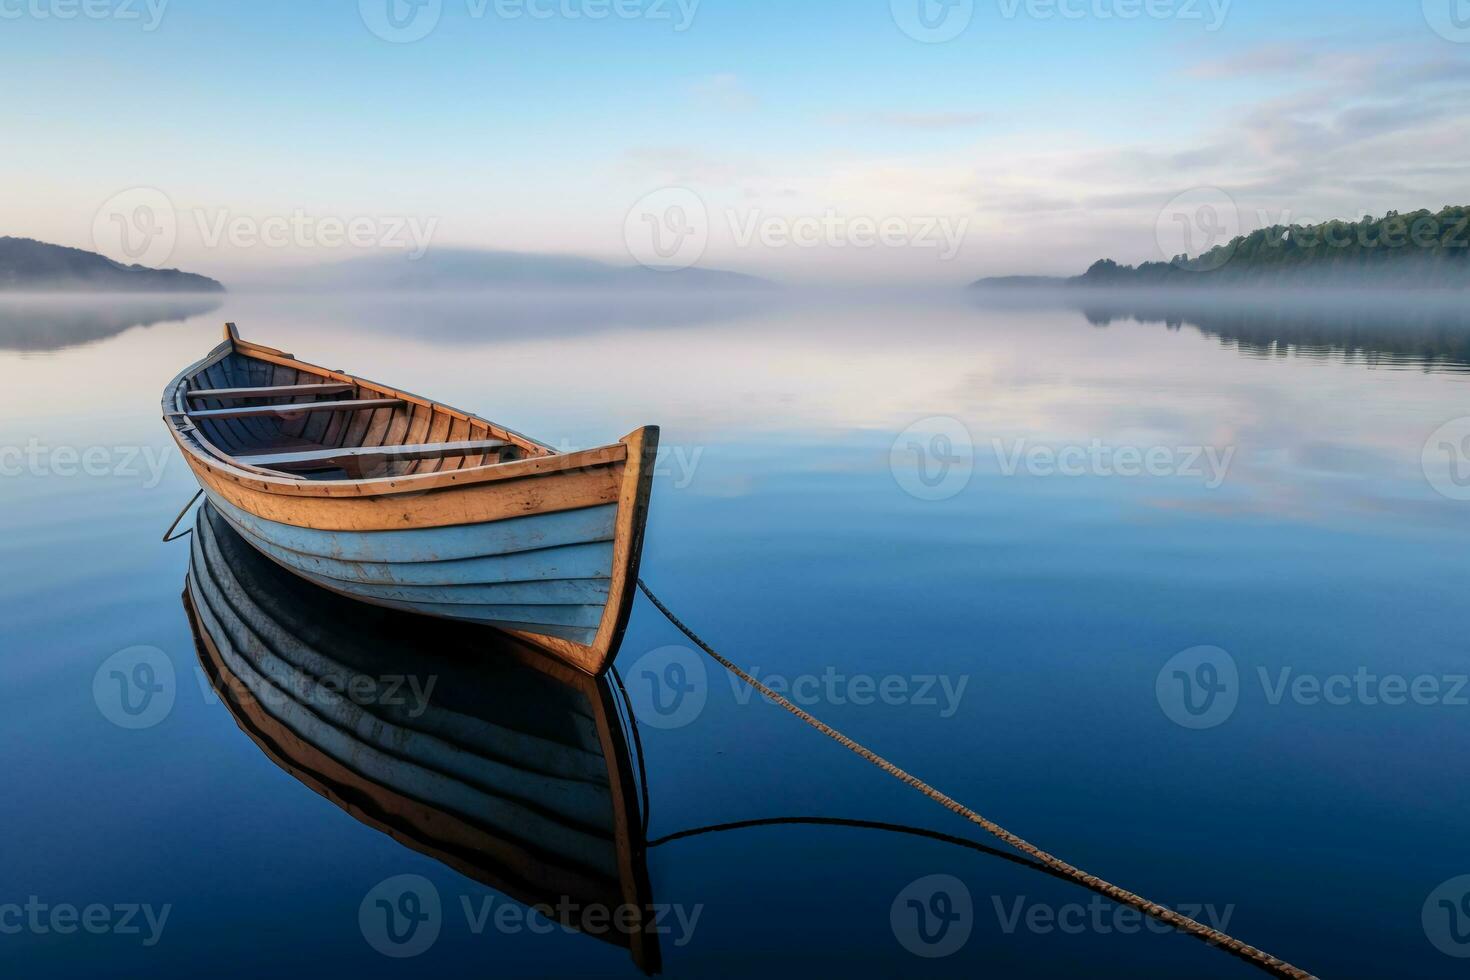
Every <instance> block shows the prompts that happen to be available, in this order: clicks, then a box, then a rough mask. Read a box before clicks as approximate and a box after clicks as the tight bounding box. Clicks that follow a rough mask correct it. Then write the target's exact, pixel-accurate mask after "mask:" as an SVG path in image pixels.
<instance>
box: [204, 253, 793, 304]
mask: <svg viewBox="0 0 1470 980" xmlns="http://www.w3.org/2000/svg"><path fill="white" fill-rule="evenodd" d="M233 285H234V287H235V288H237V289H239V290H247V291H252V292H327V293H348V292H361V291H370V292H384V293H419V292H443V293H472V292H476V291H481V290H507V289H510V290H546V289H552V290H554V289H586V290H614V291H616V290H631V291H657V290H691V289H700V290H705V289H716V290H722V291H740V290H747V289H773V288H776V283H774V282H772V281H771V280H769V279H762V278H760V277H758V276H749V275H745V274H743V273H739V272H727V271H724V270H720V269H704V268H699V267H692V268H687V269H676V270H667V271H665V270H659V269H651V268H647V267H644V266H639V265H616V264H613V263H609V262H601V261H598V260H597V259H588V258H582V257H579V256H571V255H545V254H538V253H532V252H505V251H487V250H481V249H444V248H433V249H430V250H429V251H427V252H425V253H424V254H422V255H420V256H418V257H416V258H415V257H412V256H410V255H409V254H407V253H393V254H387V255H372V256H366V257H363V258H356V259H348V260H346V261H343V262H334V263H329V264H324V265H316V266H305V267H298V268H288V269H274V270H270V271H267V272H259V273H254V274H241V275H240V276H237V277H235V279H234V281H233Z"/></svg>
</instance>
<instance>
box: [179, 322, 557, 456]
mask: <svg viewBox="0 0 1470 980" xmlns="http://www.w3.org/2000/svg"><path fill="white" fill-rule="evenodd" d="M241 346H243V347H244V349H239V347H236V348H235V349H231V350H228V351H224V352H222V353H221V354H220V355H217V356H215V357H211V358H209V359H208V360H206V361H204V362H203V363H202V364H201V365H200V367H199V368H198V370H196V371H195V372H194V373H193V374H190V375H187V376H186V377H185V378H184V383H183V384H181V385H179V386H178V389H177V391H176V392H175V404H174V406H173V408H174V411H173V413H172V414H174V415H176V416H177V415H182V416H185V417H187V419H188V420H189V422H190V423H191V424H192V425H193V426H194V427H195V429H196V430H197V431H198V433H199V434H200V435H201V436H202V437H203V439H204V440H205V441H207V443H208V444H209V445H208V447H207V448H209V449H211V450H212V451H214V452H216V453H217V454H219V455H220V456H223V457H225V458H228V459H229V460H231V461H232V462H234V463H235V464H237V465H239V466H242V467H244V468H247V469H252V470H260V471H265V472H267V473H270V474H271V475H276V476H287V477H290V478H292V479H299V480H360V479H367V478H375V477H395V476H410V475H416V474H421V473H440V472H449V471H452V470H459V469H472V468H474V467H479V466H488V465H493V464H496V463H508V462H512V461H514V460H520V459H527V458H532V457H537V456H548V455H552V454H553V450H552V449H550V448H549V447H547V446H543V445H540V444H538V443H536V442H534V441H532V440H530V439H528V438H526V437H525V436H522V435H519V434H517V433H513V432H510V431H508V430H506V429H503V428H500V427H498V426H496V425H494V424H492V423H490V422H487V421H485V420H483V419H477V418H475V417H473V416H470V415H466V414H465V413H463V412H459V411H456V410H454V409H452V408H449V407H448V406H445V405H440V404H438V403H435V402H431V401H429V400H427V399H423V398H418V397H415V396H412V395H406V394H404V393H403V392H398V391H394V390H393V389H390V388H387V387H383V386H379V385H375V384H374V383H372V382H369V381H364V380H362V379H361V378H355V377H352V376H350V375H346V374H343V373H342V372H340V371H326V370H323V369H316V368H313V367H312V366H311V365H307V364H302V363H300V362H297V361H295V360H294V359H293V358H292V357H291V355H289V354H283V353H281V352H275V351H269V352H268V353H265V354H264V356H260V357H257V356H253V355H252V354H251V353H250V348H251V347H252V346H254V345H241ZM261 350H262V351H263V352H264V351H268V349H265V348H262V349H261ZM282 362H287V363H282Z"/></svg>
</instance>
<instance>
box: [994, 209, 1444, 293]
mask: <svg viewBox="0 0 1470 980" xmlns="http://www.w3.org/2000/svg"><path fill="white" fill-rule="evenodd" d="M972 285H973V286H974V287H978V288H984V289H1008V288H1009V289H1015V288H1036V287H1055V286H1103V287H1113V286H1130V287H1137V286H1143V287H1150V288H1151V287H1157V286H1170V287H1173V286H1181V287H1191V288H1196V287H1201V286H1204V287H1216V288H1218V287H1227V288H1228V287H1238V286H1254V287H1273V286H1274V287H1288V286H1289V287H1297V286H1359V287H1377V288H1398V289H1446V288H1447V289H1463V288H1466V287H1470V206H1460V207H1447V208H1445V209H1443V210H1442V211H1440V212H1439V213H1437V214H1436V213H1434V212H1432V211H1415V212H1412V213H1410V214H1399V213H1398V212H1397V211H1390V212H1389V213H1388V214H1386V215H1384V216H1383V217H1382V218H1371V217H1367V218H1364V219H1362V220H1361V221H1329V222H1324V223H1323V224H1319V225H1273V226H1271V227H1270V228H1263V229H1261V230H1259V231H1255V232H1252V233H1251V234H1249V235H1242V236H1240V237H1238V238H1235V239H1233V240H1232V241H1230V242H1229V243H1228V244H1225V245H1220V246H1217V247H1216V248H1213V249H1211V250H1210V251H1208V252H1205V253H1204V254H1202V255H1199V256H1196V257H1195V258H1192V259H1191V258H1189V257H1188V256H1185V255H1179V256H1175V257H1174V258H1173V259H1172V260H1170V261H1168V262H1145V263H1143V264H1142V265H1138V266H1131V265H1119V264H1118V263H1117V262H1114V261H1113V260H1112V259H1102V260H1101V261H1098V262H1095V263H1093V265H1092V267H1091V268H1089V269H1088V270H1087V271H1086V272H1085V273H1083V274H1082V275H1080V276H1073V277H1071V278H1052V277H1045V276H1007V277H1003V278H996V279H981V280H979V281H978V282H975V283H973V284H972Z"/></svg>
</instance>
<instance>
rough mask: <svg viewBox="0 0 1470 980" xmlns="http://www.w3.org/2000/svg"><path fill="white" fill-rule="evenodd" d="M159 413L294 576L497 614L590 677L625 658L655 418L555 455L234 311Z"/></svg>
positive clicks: (386, 601)
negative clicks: (248, 334) (267, 342)
mask: <svg viewBox="0 0 1470 980" xmlns="http://www.w3.org/2000/svg"><path fill="white" fill-rule="evenodd" d="M163 414H164V421H165V422H166V423H167V425H168V427H169V431H170V432H172V434H173V437H174V440H175V441H176V442H177V443H178V445H179V449H180V451H181V452H182V453H183V456H184V459H185V461H187V462H188V464H189V466H190V468H191V469H192V470H193V471H194V475H195V478H196V479H197V480H198V481H199V485H200V486H201V487H202V488H203V490H204V492H205V494H206V495H207V496H208V498H209V502H210V503H211V504H213V505H214V507H215V509H216V510H217V511H218V512H219V514H220V515H221V516H222V517H223V518H224V519H225V520H227V521H229V523H230V524H231V525H232V526H233V527H234V528H235V529H236V530H237V531H239V532H240V534H241V535H242V536H243V537H244V538H245V540H247V541H249V542H250V543H251V544H252V545H253V546H255V547H256V548H257V549H259V550H260V551H261V553H263V554H264V555H265V556H266V557H268V558H270V559H271V560H273V561H275V562H277V563H279V564H281V565H283V566H284V567H286V568H287V569H289V570H290V571H292V572H295V573H296V574H297V575H300V576H301V577H302V578H305V579H307V580H308V581H311V582H314V583H316V584H317V585H320V586H323V587H324V588H327V589H331V590H332V591H335V592H339V593H342V594H344V595H346V596H349V597H351V598H353V599H358V600H361V601H364V602H370V603H374V604H376V605H380V606H386V607H389V608H392V609H399V610H405V611H410V612H416V613H422V614H427V615H430V616H436V617H440V618H445V619H456V620H464V621H469V622H475V623H484V624H487V625H491V626H495V627H497V628H499V629H502V630H505V631H507V632H510V633H512V634H514V635H516V636H518V637H521V638H522V639H525V640H527V641H529V642H531V643H534V644H536V645H537V646H538V647H540V648H541V649H542V650H545V651H548V652H550V653H551V654H553V655H554V656H556V657H558V658H560V659H561V660H563V661H565V662H567V663H570V664H572V665H573V666H575V667H577V668H579V669H581V670H583V671H586V672H587V673H590V674H599V673H601V672H602V671H603V670H605V669H606V668H607V667H608V666H609V665H611V663H612V660H613V658H614V657H615V656H616V655H617V649H618V645H619V643H620V642H621V640H622V636H623V631H624V629H625V628H626V626H627V622H628V612H629V609H630V608H631V606H632V601H633V594H634V591H635V587H636V584H637V580H638V562H639V557H640V555H641V552H642V549H643V528H644V523H645V520H646V518H647V515H648V499H649V493H650V489H651V481H652V478H653V467H654V458H655V454H656V453H657V450H658V429H657V428H656V427H654V426H647V427H645V428H642V429H639V430H638V431H636V432H634V433H632V434H631V435H629V436H627V437H626V438H624V439H623V440H621V441H620V442H618V443H616V444H615V445H611V446H603V447H601V448H598V449H588V450H585V451H580V452H570V453H559V452H557V451H556V450H555V449H553V448H552V447H550V446H547V445H544V444H542V443H539V442H536V441H535V440H533V439H530V438H527V437H526V436H523V435H521V434H519V433H516V432H512V431H511V430H509V429H506V428H505V427H503V426H499V425H496V424H495V423H493V422H488V421H486V420H485V419H482V418H478V417H476V416H474V415H470V414H468V413H466V412H462V411H460V410H459V409H455V408H450V407H449V406H447V405H443V404H440V403H438V402H433V401H429V400H427V399H424V398H420V397H418V396H417V395H411V394H408V393H407V392H403V391H399V390H397V389H394V388H390V387H388V386H386V385H381V384H377V383H375V382H372V381H366V380H364V379H362V378H358V377H355V376H353V375H350V374H346V373H343V372H342V371H335V370H328V369H326V368H322V367H317V366H316V365H312V364H306V363H304V362H302V361H298V360H297V359H296V358H295V357H294V356H292V355H290V354H287V353H284V352H282V351H278V350H275V349H273V348H270V347H263V346H261V345H259V344H253V343H250V342H248V341H244V340H241V339H240V334H239V331H238V330H237V329H236V328H235V325H234V324H233V323H230V324H226V325H225V339H224V342H223V343H222V344H220V345H219V346H218V347H216V348H215V349H214V350H212V351H211V352H210V353H209V355H208V356H207V357H205V358H204V359H203V360H201V361H199V362H197V363H195V364H192V365H190V366H189V367H187V368H185V369H184V370H183V371H182V372H181V373H180V374H179V375H178V376H177V377H175V378H174V379H173V381H171V382H170V383H169V385H168V387H167V388H166V389H165V391H164V394H163Z"/></svg>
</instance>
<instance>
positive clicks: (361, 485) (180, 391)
mask: <svg viewBox="0 0 1470 980" xmlns="http://www.w3.org/2000/svg"><path fill="white" fill-rule="evenodd" d="M236 352H238V353H241V354H244V355H246V356H248V357H252V358H255V359H257V360H262V361H266V362H268V363H271V364H276V365H280V366H284V367H290V368H294V369H296V370H302V371H306V372H308V373H313V374H318V375H320V376H322V377H329V378H332V379H334V380H336V381H341V382H343V383H350V384H355V385H357V386H359V387H360V388H364V389H368V390H371V391H373V392H376V393H379V394H381V395H383V396H384V397H387V398H395V399H399V400H401V401H405V402H408V403H410V404H413V405H417V406H419V407H422V408H424V409H427V410H428V411H429V412H431V413H433V414H435V415H447V416H448V417H449V418H450V419H451V420H460V421H464V422H467V423H475V424H478V425H482V426H484V427H485V428H486V430H487V431H488V433H489V434H490V435H491V436H493V437H494V438H496V439H501V440H504V441H506V442H509V443H513V444H519V445H521V446H523V447H524V448H528V449H533V450H536V451H538V452H544V453H546V454H548V455H544V456H536V457H533V458H530V459H521V460H511V461H508V462H504V463H490V464H486V465H482V466H477V467H473V468H465V469H457V470H451V471H449V472H443V473H440V472H431V473H415V474H408V475H404V476H395V477H377V478H373V479H365V480H302V479H293V478H292V477H290V476H289V475H287V474H281V473H276V472H273V471H271V470H269V469H265V468H263V467H257V466H250V465H247V464H244V463H241V462H240V461H239V460H237V459H236V458H235V454H233V453H230V452H228V451H227V450H224V449H222V448H220V447H219V446H217V445H215V444H214V443H213V442H211V441H210V440H209V439H208V438H207V437H206V436H205V435H204V433H203V432H202V431H200V430H199V428H198V427H197V426H195V425H192V424H189V425H187V426H186V425H184V424H183V422H181V420H180V419H179V416H178V415H177V413H179V412H187V409H186V407H185V404H184V402H185V398H184V394H185V391H184V389H185V382H186V379H188V378H190V377H192V376H193V375H195V374H197V373H198V372H199V371H201V370H204V369H205V368H207V367H208V366H211V365H213V364H216V363H218V362H219V361H222V360H224V359H225V358H226V357H228V356H229V355H230V354H231V353H236ZM163 411H164V415H165V421H167V422H168V423H169V426H170V429H171V431H172V432H173V433H174V438H175V441H177V442H178V443H179V446H180V449H181V450H182V451H183V452H184V453H185V455H186V457H192V458H193V459H197V460H199V461H200V462H201V463H203V464H204V465H205V466H206V467H207V468H208V469H209V471H210V472H212V473H214V474H215V475H216V476H218V477H219V478H220V479H223V480H229V481H231V482H233V483H237V484H239V485H241V486H244V487H249V488H252V489H255V490H261V491H265V492H267V493H277V494H293V495H298V496H303V497H368V496H377V495H385V494H406V493H418V492H421V491H425V490H435V489H440V488H444V487H450V486H466V485H470V484H475V483H481V482H493V481H499V480H515V479H522V478H525V477H531V476H542V475H544V474H546V473H552V472H558V471H561V470H569V469H578V468H582V467H599V466H608V465H614V464H616V463H619V462H622V461H623V460H625V459H626V458H627V446H626V445H625V444H623V443H617V444H614V445H611V446H603V447H599V448H596V449H588V450H582V451H580V452H575V453H557V452H556V451H555V450H553V449H552V448H551V447H550V446H546V445H545V444H543V443H540V442H537V441H536V440H534V439H531V438H530V437H528V436H525V435H522V434H521V433H519V432H515V431H513V430H511V429H507V428H505V427H504V426H500V425H496V424H495V423H493V422H490V421H489V420H487V419H482V418H480V417H479V416H475V415H470V414H469V413H467V412H463V411H461V410H459V409H456V408H453V407H451V406H448V405H445V404H443V403H442V402H435V401H432V400H430V399H427V398H424V397H422V396H420V395H415V394H413V393H411V392H406V391H401V390H399V389H396V388H392V387H389V386H387V385H382V384H378V383H376V382H372V381H367V380H365V379H362V378H358V377H356V376H354V375H350V374H346V373H344V372H341V371H333V370H329V369H327V368H323V367H319V366H317V365H313V364H308V363H306V362H304V361H298V360H296V359H295V358H292V357H290V356H288V355H285V354H282V353H281V352H280V351H277V350H276V349H275V348H271V347H263V346H260V345H258V344H252V343H250V342H248V341H243V340H228V341H226V342H225V343H223V344H221V345H219V346H218V347H216V348H215V349H214V350H213V351H211V352H210V353H209V354H208V355H207V356H206V357H205V358H204V359H202V360H200V361H198V362H196V363H195V364H192V365H190V366H189V367H187V368H185V369H184V370H183V371H181V372H180V373H179V374H178V376H176V377H175V378H174V380H173V381H172V382H171V383H170V384H169V387H168V388H167V389H166V390H165V394H164V404H163ZM185 421H187V420H185ZM186 432H187V433H189V437H188V438H184V434H185V433H186ZM191 440H193V441H197V443H198V446H197V447H196V446H193V445H190V441H191ZM426 441H443V440H433V439H429V440H426ZM197 450H203V451H202V452H201V451H197Z"/></svg>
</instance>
